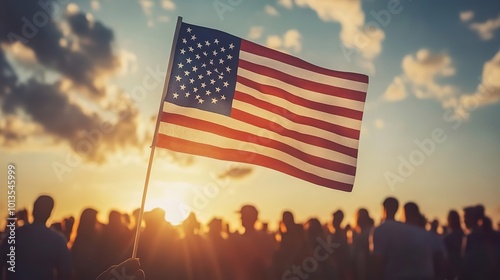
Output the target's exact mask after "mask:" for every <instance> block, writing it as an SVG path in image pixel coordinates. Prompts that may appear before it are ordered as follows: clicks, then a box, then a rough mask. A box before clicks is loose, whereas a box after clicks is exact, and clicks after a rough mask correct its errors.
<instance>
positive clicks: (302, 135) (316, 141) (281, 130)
mask: <svg viewBox="0 0 500 280" xmlns="http://www.w3.org/2000/svg"><path fill="white" fill-rule="evenodd" d="M236 107H238V106H237V105H234V108H233V111H232V112H231V117H233V118H234V119H236V120H241V121H243V120H245V122H247V123H249V124H252V125H255V126H257V127H260V128H263V129H272V130H274V131H276V132H277V133H278V134H280V135H283V136H287V137H290V138H293V139H297V140H298V141H300V142H303V143H309V144H311V145H314V146H318V147H322V148H325V149H331V150H334V151H336V152H339V153H342V154H345V155H348V156H351V157H356V156H357V150H356V149H355V148H351V147H347V146H344V145H341V144H339V143H336V142H333V141H331V140H329V139H328V138H324V137H322V135H321V134H319V135H312V134H308V133H306V132H305V131H304V132H301V131H303V130H294V129H293V127H291V128H290V129H288V128H286V127H284V126H283V125H282V124H281V123H278V122H272V121H270V120H269V118H267V117H265V115H266V114H264V117H258V116H255V115H253V114H250V113H248V112H247V109H244V110H239V109H238V108H236ZM291 126H298V124H291ZM311 130H312V128H311ZM325 134H326V133H325Z"/></svg>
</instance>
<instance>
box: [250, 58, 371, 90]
mask: <svg viewBox="0 0 500 280" xmlns="http://www.w3.org/2000/svg"><path fill="white" fill-rule="evenodd" d="M240 60H245V61H247V62H251V63H254V64H258V65H262V66H266V67H270V68H273V69H276V70H278V71H281V72H283V73H286V74H289V75H292V76H295V77H299V78H303V79H307V80H310V81H313V82H316V83H320V84H325V85H330V86H331V85H333V86H336V87H341V88H345V89H351V90H356V91H361V92H366V90H367V89H368V84H367V83H363V82H357V81H352V80H348V79H342V78H337V77H332V76H328V75H325V74H321V73H317V72H313V71H310V70H307V69H304V68H300V67H297V66H293V65H290V64H287V63H284V62H281V61H278V60H274V59H272V58H268V57H265V56H260V55H256V54H253V53H250V52H245V51H241V50H240ZM360 94H361V93H360Z"/></svg>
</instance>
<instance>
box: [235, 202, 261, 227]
mask: <svg viewBox="0 0 500 280" xmlns="http://www.w3.org/2000/svg"><path fill="white" fill-rule="evenodd" d="M239 213H240V214H241V225H242V226H243V227H244V228H245V232H248V231H253V230H255V223H256V222H257V218H258V216H259V212H258V211H257V208H255V206H253V205H243V207H241V210H240V211H239Z"/></svg>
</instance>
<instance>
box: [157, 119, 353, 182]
mask: <svg viewBox="0 0 500 280" xmlns="http://www.w3.org/2000/svg"><path fill="white" fill-rule="evenodd" d="M158 131H159V132H160V133H161V134H163V135H166V136H170V137H173V138H177V137H176V136H178V135H179V134H180V133H181V134H183V135H185V137H182V139H183V140H188V141H191V142H193V143H199V144H208V145H211V144H213V143H217V147H220V148H223V149H235V150H238V151H237V152H236V155H225V156H226V157H233V158H236V157H237V158H240V160H239V161H241V162H254V159H253V158H252V157H255V156H258V155H260V156H264V157H266V158H274V159H275V160H277V161H276V162H275V163H276V164H278V165H292V166H298V167H299V166H300V170H301V171H302V172H305V173H309V174H316V175H317V176H319V177H322V178H325V179H328V180H334V181H337V182H341V183H352V182H353V181H354V176H352V175H348V174H345V173H341V172H336V171H332V170H328V169H325V168H322V167H319V166H315V165H312V164H310V163H307V162H304V161H302V160H300V159H297V158H295V157H293V156H290V155H289V154H287V153H285V152H283V151H280V150H274V149H271V148H269V147H266V146H261V145H258V144H255V143H248V142H241V141H238V140H234V139H232V138H227V137H223V136H221V135H218V134H214V133H211V132H205V131H200V130H194V129H191V128H189V127H185V126H178V125H176V124H171V123H169V124H168V125H167V124H165V123H161V124H160V127H159V130H158ZM240 151H241V152H248V153H250V154H251V155H252V157H245V156H242V155H241V154H240Z"/></svg>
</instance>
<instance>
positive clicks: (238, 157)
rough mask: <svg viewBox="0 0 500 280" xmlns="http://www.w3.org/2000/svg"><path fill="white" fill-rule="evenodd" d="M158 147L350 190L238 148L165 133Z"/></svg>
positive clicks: (334, 182)
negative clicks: (259, 167)
mask: <svg viewBox="0 0 500 280" xmlns="http://www.w3.org/2000/svg"><path fill="white" fill-rule="evenodd" d="M157 146H158V147H162V148H166V149H170V150H173V151H177V152H182V153H189V154H195V155H200V156H205V157H210V158H216V159H221V160H230V161H236V162H244V163H252V164H257V165H260V166H264V167H268V168H271V169H274V170H277V171H280V172H283V173H286V174H288V175H291V176H294V177H297V178H299V179H302V180H305V181H308V182H311V183H313V184H317V185H320V186H323V187H327V188H332V189H338V190H342V191H347V192H350V191H351V190H352V185H351V184H346V183H342V182H337V181H334V180H329V179H326V178H323V177H320V176H317V175H314V174H311V173H308V172H305V171H303V170H301V169H300V168H297V167H295V166H292V165H290V164H287V163H285V162H282V161H279V160H277V159H275V158H272V157H268V156H264V155H260V154H256V153H252V152H246V151H241V150H236V149H224V148H220V147H217V146H213V145H207V144H200V143H197V142H192V141H187V140H184V139H179V138H175V137H170V136H167V135H163V134H158V143H157Z"/></svg>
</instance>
